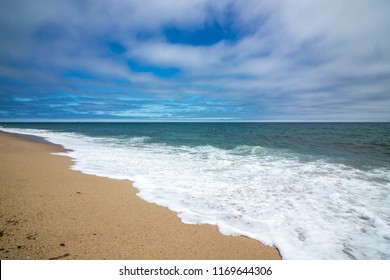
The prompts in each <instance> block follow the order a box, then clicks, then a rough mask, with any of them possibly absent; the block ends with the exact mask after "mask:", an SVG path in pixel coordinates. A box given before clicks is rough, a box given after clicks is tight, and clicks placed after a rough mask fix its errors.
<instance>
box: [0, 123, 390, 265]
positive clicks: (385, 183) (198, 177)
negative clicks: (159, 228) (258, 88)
mask: <svg viewBox="0 0 390 280" xmlns="http://www.w3.org/2000/svg"><path fill="white" fill-rule="evenodd" d="M0 129H2V130H5V131H9V132H16V133H26V134H32V135H36V136H40V137H44V138H46V139H47V140H49V141H51V142H54V143H57V144H61V145H63V146H65V147H66V148H69V149H71V150H72V151H69V152H67V153H66V155H67V156H70V157H72V158H74V159H75V165H74V166H73V167H72V169H76V170H80V171H82V172H84V173H91V174H96V175H100V176H106V177H111V178H121V179H129V180H132V181H134V182H135V186H136V187H137V188H138V189H139V190H140V192H139V195H140V196H141V197H142V198H143V199H145V200H147V201H151V202H156V203H158V204H161V205H164V206H166V207H168V208H170V209H171V210H173V211H175V212H177V213H178V215H179V217H180V218H181V219H182V221H183V222H185V223H209V224H215V225H217V226H218V227H219V229H220V231H221V232H222V233H224V234H241V235H246V236H249V237H251V238H254V239H257V240H260V241H262V242H264V243H266V244H269V245H273V246H276V247H278V248H279V250H280V251H281V254H282V256H283V257H284V258H287V259H390V123H12V124H11V123H9V124H7V125H6V127H3V128H0Z"/></svg>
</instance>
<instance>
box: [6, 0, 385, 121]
mask: <svg viewBox="0 0 390 280" xmlns="http://www.w3.org/2000/svg"><path fill="white" fill-rule="evenodd" d="M388 10H390V3H389V2H388V1H386V0H373V1H370V2H368V1H364V0H357V1H352V0H346V1H336V0H330V1H316V2H310V1H297V0H284V1H282V0H275V1H262V0H260V1H259V0H247V1H240V3H238V2H237V1H232V0H224V1H206V0H196V1H170V0H165V1H151V0H147V1H124V0H114V1H103V0H101V1H89V0H84V1H49V2H48V1H39V0H36V1H27V2H26V1H21V0H13V1H8V0H2V1H1V9H0V26H2V28H0V36H1V38H3V39H2V44H1V45H0V100H2V104H0V111H1V112H2V113H1V115H2V117H3V118H21V117H22V118H29V117H31V118H39V117H43V115H44V116H45V117H51V118H72V119H74V118H78V117H80V118H85V114H88V115H90V116H92V117H93V116H96V117H102V116H104V117H105V118H110V117H112V118H121V117H123V118H125V117H126V118H141V119H144V118H148V117H150V118H167V119H169V118H183V119H184V118H220V119H226V118H235V119H238V120H240V119H243V120H245V119H247V120H253V119H257V120H286V119H294V120H338V121H343V120H358V121H360V120H369V121H374V120H379V121H390V111H389V110H388V108H389V107H388V105H389V100H390V82H389V81H390V63H389V61H390V39H389V36H387V33H388V30H389V28H390V19H389V17H388V15H387V11H388ZM192 97H194V98H192ZM104 99H106V100H109V101H107V102H105V103H103V104H101V101H102V100H104ZM27 100H34V101H35V103H34V102H28V101H27ZM61 102H62V107H60V106H59V104H60V103H61ZM33 103H34V104H33ZM204 104H206V105H207V104H208V105H207V106H206V105H204ZM210 104H214V105H210ZM216 104H218V105H216ZM180 106H181V108H180V109H179V107H180ZM200 108H203V109H200ZM4 112H6V113H4ZM81 112H82V113H81Z"/></svg>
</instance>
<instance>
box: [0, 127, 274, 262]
mask: <svg viewBox="0 0 390 280" xmlns="http://www.w3.org/2000/svg"><path fill="white" fill-rule="evenodd" d="M59 151H63V148H62V147H59V146H56V145H51V144H45V143H38V142H36V141H33V140H29V139H24V138H20V137H17V136H14V135H10V134H6V133H1V132H0V158H1V160H0V259H2V260H5V259H46V260H48V259H280V258H281V257H280V255H279V252H278V250H277V249H275V248H272V247H269V246H265V245H263V244H261V243H260V242H258V241H255V240H252V239H250V238H246V237H242V236H225V235H223V234H221V233H220V232H219V231H218V229H217V228H216V227H215V226H211V225H187V224H183V223H182V222H181V221H180V219H179V218H178V217H177V216H176V213H173V212H172V211H170V210H168V209H166V208H164V207H161V206H158V205H156V204H153V203H148V202H145V201H143V200H142V199H140V198H139V197H138V196H137V190H136V189H135V188H134V187H133V186H132V185H131V182H129V181H125V180H112V179H107V178H102V177H97V176H92V175H86V174H82V173H80V172H77V171H72V170H70V169H69V167H70V166H71V164H72V161H71V159H70V158H68V157H64V156H57V155H52V154H51V153H53V152H59Z"/></svg>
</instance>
